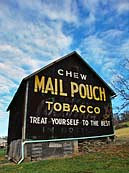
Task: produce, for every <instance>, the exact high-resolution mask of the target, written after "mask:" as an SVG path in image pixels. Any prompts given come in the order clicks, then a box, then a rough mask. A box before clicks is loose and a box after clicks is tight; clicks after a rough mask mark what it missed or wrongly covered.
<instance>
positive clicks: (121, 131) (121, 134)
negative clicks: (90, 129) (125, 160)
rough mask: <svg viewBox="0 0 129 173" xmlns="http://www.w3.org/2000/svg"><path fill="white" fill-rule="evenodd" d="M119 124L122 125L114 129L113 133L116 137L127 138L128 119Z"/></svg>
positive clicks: (128, 130) (128, 131) (128, 133)
mask: <svg viewBox="0 0 129 173" xmlns="http://www.w3.org/2000/svg"><path fill="white" fill-rule="evenodd" d="M119 126H121V127H122V126H123V127H122V128H119V129H117V130H115V135H116V136H117V137H122V138H129V121H128V122H124V123H120V124H119ZM124 126H126V127H124Z"/></svg>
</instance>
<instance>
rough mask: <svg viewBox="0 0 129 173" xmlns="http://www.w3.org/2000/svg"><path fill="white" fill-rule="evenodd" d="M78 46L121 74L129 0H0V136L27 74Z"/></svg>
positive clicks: (109, 72)
mask: <svg viewBox="0 0 129 173" xmlns="http://www.w3.org/2000/svg"><path fill="white" fill-rule="evenodd" d="M72 51H77V52H78V53H79V54H80V55H81V57H82V58H83V59H84V60H85V61H86V62H87V63H89V65H90V66H91V67H92V68H93V69H94V70H95V71H96V72H97V73H98V74H99V75H100V76H101V77H102V78H103V79H104V80H105V81H106V82H107V83H108V84H109V85H110V84H111V82H112V81H115V80H117V75H116V74H119V73H120V72H119V67H120V64H121V62H123V60H124V59H125V58H129V0H28V1H27V0H21V1H20V0H15V1H14V0H0V136H7V133H8V119H9V113H8V112H6V109H7V107H8V105H9V103H10V101H11V99H12V98H13V96H14V94H15V92H16V90H17V88H18V86H19V84H20V82H21V80H22V79H23V78H24V77H26V76H27V75H29V74H31V73H32V72H34V71H36V70H38V69H40V68H42V67H44V66H45V65H47V64H49V63H50V62H52V61H54V60H56V59H58V58H60V57H62V56H64V55H67V54H68V53H70V52H72ZM125 68H129V67H128V66H127V65H126V67H125ZM114 72H115V73H114ZM118 97H119V95H118ZM116 100H117V99H116ZM118 103H119V104H120V101H119V102H117V101H113V107H115V104H118Z"/></svg>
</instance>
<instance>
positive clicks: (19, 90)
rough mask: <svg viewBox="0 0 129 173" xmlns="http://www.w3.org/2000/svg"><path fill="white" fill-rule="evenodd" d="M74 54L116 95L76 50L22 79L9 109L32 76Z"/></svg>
mask: <svg viewBox="0 0 129 173" xmlns="http://www.w3.org/2000/svg"><path fill="white" fill-rule="evenodd" d="M73 55H76V57H78V58H79V59H81V60H82V61H83V63H84V64H85V65H86V66H87V67H88V68H89V69H90V70H91V71H92V72H93V73H94V74H95V75H96V76H97V77H98V78H99V79H100V80H101V81H102V82H103V83H104V85H105V86H106V87H107V88H108V90H109V91H110V94H111V97H115V96H116V94H115V92H114V91H113V90H112V89H111V87H110V86H109V85H108V84H107V83H106V82H105V81H104V80H103V79H102V78H101V77H100V76H99V75H98V74H97V73H96V72H95V71H94V70H93V68H92V67H91V66H89V65H88V64H87V63H86V62H85V61H84V60H83V59H82V57H81V56H80V55H79V54H78V53H77V52H76V51H73V52H71V53H70V54H68V55H66V56H63V57H62V58H59V59H57V60H56V61H54V62H52V63H50V64H48V65H46V66H44V67H43V68H41V69H39V70H37V71H36V72H34V73H32V74H30V75H29V76H27V77H25V78H24V79H23V80H22V81H21V84H20V86H19V88H18V89H17V91H16V93H15V95H14V97H13V99H12V101H11V102H10V104H9V106H8V108H7V111H9V110H10V108H11V107H12V105H13V104H14V102H15V101H16V98H17V97H18V95H20V93H23V92H25V88H26V87H25V86H26V82H27V80H29V79H30V78H31V77H33V76H34V75H36V74H38V73H39V72H40V71H43V70H45V69H47V68H48V67H51V66H52V65H54V64H56V63H58V62H60V61H62V60H63V59H66V58H68V57H70V56H73Z"/></svg>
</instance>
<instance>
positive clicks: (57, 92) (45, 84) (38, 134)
mask: <svg viewBox="0 0 129 173" xmlns="http://www.w3.org/2000/svg"><path fill="white" fill-rule="evenodd" d="M111 92H112V90H111V89H110V88H109V87H108V86H107V84H106V83H105V82H104V81H103V80H102V79H101V78H100V77H99V76H98V75H97V74H96V73H95V72H94V71H93V70H92V69H91V67H89V66H88V65H87V64H86V63H85V62H84V61H83V60H82V59H81V58H78V57H77V56H76V55H75V56H71V57H68V58H64V59H63V60H61V61H59V62H57V63H54V64H53V65H51V66H48V67H47V68H45V69H43V70H40V71H39V72H38V73H36V74H34V75H32V76H31V77H30V78H29V80H28V95H27V110H26V139H44V140H47V139H63V138H81V137H94V136H102V135H110V134H113V125H112V107H111V98H110V97H111V95H112V93H111Z"/></svg>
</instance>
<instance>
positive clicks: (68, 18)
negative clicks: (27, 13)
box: [17, 0, 78, 23]
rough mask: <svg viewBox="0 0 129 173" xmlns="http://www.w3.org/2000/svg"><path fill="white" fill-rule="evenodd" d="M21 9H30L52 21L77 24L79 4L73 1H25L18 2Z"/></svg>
mask: <svg viewBox="0 0 129 173" xmlns="http://www.w3.org/2000/svg"><path fill="white" fill-rule="evenodd" d="M17 2H18V4H19V6H20V8H21V9H25V8H27V9H29V10H33V11H34V12H37V13H38V14H40V15H43V16H46V17H48V18H49V19H51V20H59V21H65V22H68V23H77V21H78V17H77V13H78V10H77V4H76V1H72V0H68V1H67V0H62V1H58V0H54V3H53V2H52V1H51V0H47V1H33V0H29V1H26V0H23V1H17Z"/></svg>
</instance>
